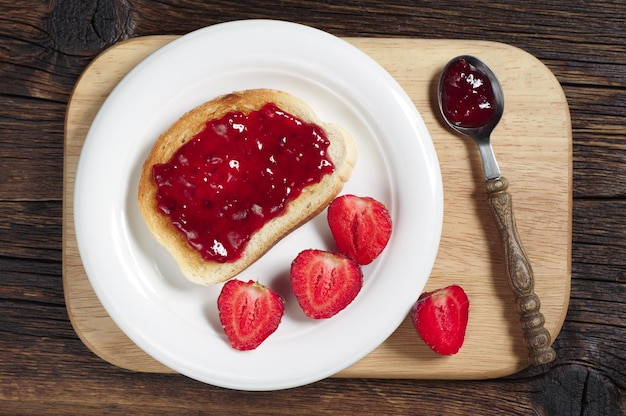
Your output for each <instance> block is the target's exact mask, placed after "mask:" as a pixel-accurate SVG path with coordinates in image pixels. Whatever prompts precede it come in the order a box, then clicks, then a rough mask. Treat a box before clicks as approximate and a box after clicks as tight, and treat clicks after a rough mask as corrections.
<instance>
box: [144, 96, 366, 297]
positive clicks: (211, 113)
mask: <svg viewBox="0 0 626 416" xmlns="http://www.w3.org/2000/svg"><path fill="white" fill-rule="evenodd" d="M268 102H271V103H274V104H275V105H277V106H278V107H279V108H281V109H282V110H284V111H286V112H287V113H290V114H292V115H293V116H295V117H297V118H299V119H301V120H303V121H305V122H309V123H315V124H317V125H318V126H320V127H321V128H322V129H323V130H324V132H325V133H326V136H327V138H328V139H329V141H330V146H329V147H328V150H327V152H328V156H329V158H330V159H331V161H332V162H333V164H334V165H335V171H334V172H333V173H332V174H328V175H324V176H323V177H322V180H321V181H320V182H319V183H315V184H312V185H309V186H307V187H305V188H304V189H303V190H302V193H301V194H300V195H299V196H298V197H297V198H296V199H294V200H292V201H289V202H288V203H287V206H286V209H285V212H284V213H283V214H282V215H280V216H278V217H276V218H274V219H272V220H270V221H269V222H267V223H266V224H265V225H264V226H263V227H262V228H261V229H260V230H258V231H257V232H255V233H254V234H252V236H251V238H250V240H249V241H248V244H247V245H246V247H245V249H244V251H243V253H242V255H241V257H240V258H239V259H237V260H235V261H232V262H226V263H219V262H214V261H207V260H205V259H204V258H203V257H202V255H201V254H200V253H199V252H198V251H196V250H195V249H194V248H192V247H191V246H190V245H189V244H188V242H187V239H186V237H185V236H184V235H183V233H181V232H180V231H178V230H177V229H176V228H175V227H174V225H173V224H172V223H171V221H170V219H169V218H168V217H167V216H165V215H163V214H162V213H161V212H160V211H158V209H157V202H156V193H157V186H156V184H155V183H154V181H153V180H152V167H153V166H154V165H155V164H160V163H166V162H167V161H169V160H170V158H171V157H172V155H173V154H174V153H175V152H176V151H177V150H178V149H179V148H180V146H182V145H183V144H185V143H186V142H187V141H189V140H191V139H192V138H193V137H194V136H196V135H197V134H198V133H199V132H200V131H201V130H202V129H203V128H204V126H205V125H206V122H207V121H209V120H213V119H218V118H221V117H223V116H224V115H226V114H227V113H230V112H233V111H240V112H243V113H244V114H249V113H250V112H251V111H255V110H259V109H261V108H262V107H263V106H264V105H265V104H267V103H268ZM356 159H357V151H356V146H355V144H354V142H353V140H352V137H351V136H350V134H349V133H348V132H347V131H346V130H345V129H343V128H342V127H340V126H337V125H335V124H330V123H325V122H322V121H321V120H320V119H319V118H318V117H317V115H316V114H315V113H314V112H313V110H312V109H311V108H310V107H309V106H308V105H307V104H306V103H305V102H304V101H302V100H301V99H299V98H297V97H295V96H293V95H291V94H289V93H286V92H283V91H278V90H271V89H254V90H245V91H237V92H233V93H231V94H226V95H222V96H219V97H217V98H215V99H213V100H211V101H208V102H206V103H204V104H202V105H200V106H198V107H196V108H194V109H192V110H190V111H189V112H187V113H186V114H184V115H183V116H182V117H181V118H180V119H178V120H177V121H176V122H175V123H174V124H173V125H172V126H171V127H170V128H169V129H168V130H167V131H165V132H164V133H163V134H161V135H160V136H159V138H158V139H157V141H156V143H155V144H154V146H153V147H152V150H151V151H150V153H149V155H148V157H147V158H146V160H145V162H144V165H143V168H142V170H141V176H140V179H139V187H138V193H137V196H138V203H139V210H140V212H141V214H142V216H143V218H144V220H145V222H146V225H147V226H148V228H149V230H150V232H151V233H152V234H153V235H154V237H155V239H156V240H157V241H158V242H159V243H160V244H162V245H163V246H164V247H166V248H167V250H168V251H169V252H170V253H171V254H172V256H173V257H174V259H175V260H176V262H177V263H178V266H179V268H180V270H181V272H182V273H183V275H184V276H185V277H186V278H187V279H189V280H190V281H192V282H194V283H197V284H201V285H213V284H217V283H220V282H224V281H226V280H228V279H230V278H232V277H234V276H235V275H237V274H238V273H240V272H242V271H243V270H245V269H246V268H247V267H248V266H250V265H251V264H252V263H253V262H254V261H256V260H257V259H259V258H260V257H261V256H262V255H263V254H265V253H266V252H267V251H268V250H269V249H270V248H272V247H273V246H274V245H275V244H276V243H277V242H278V241H280V240H281V239H282V238H283V237H285V236H286V235H287V234H289V233H290V232H291V231H293V230H294V229H296V228H298V227H299V226H300V225H302V224H304V223H305V222H307V221H308V220H310V219H311V218H313V217H314V216H316V215H317V214H319V213H320V212H321V211H323V210H324V208H326V206H327V205H328V204H329V203H330V202H331V201H332V199H333V198H335V197H336V196H337V195H338V194H339V192H341V190H342V189H343V185H344V183H345V182H346V181H348V180H349V178H350V176H351V174H352V170H353V168H354V165H355V163H356Z"/></svg>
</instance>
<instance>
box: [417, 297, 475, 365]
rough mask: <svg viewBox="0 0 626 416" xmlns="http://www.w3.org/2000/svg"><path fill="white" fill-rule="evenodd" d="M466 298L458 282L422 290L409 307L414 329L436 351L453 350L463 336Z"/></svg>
mask: <svg viewBox="0 0 626 416" xmlns="http://www.w3.org/2000/svg"><path fill="white" fill-rule="evenodd" d="M468 317H469V299H468V298H467V294H466V293H465V291H464V290H463V289H462V288H461V287H460V286H456V285H453V286H448V287H445V288H443V289H438V290H435V291H433V292H427V293H423V294H422V295H421V296H420V297H419V299H418V301H417V302H416V303H415V305H414V306H413V308H412V310H411V319H412V321H413V325H414V326H415V329H416V330H417V333H418V334H419V335H420V337H421V338H422V339H423V340H424V342H425V343H426V344H427V345H428V346H429V347H430V348H431V349H432V350H433V351H435V352H436V353H438V354H442V355H452V354H456V353H457V352H458V351H459V349H461V346H462V345H463V340H464V339H465V329H466V328H467V320H468Z"/></svg>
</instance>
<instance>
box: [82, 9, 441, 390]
mask: <svg viewBox="0 0 626 416" xmlns="http://www.w3.org/2000/svg"><path fill="white" fill-rule="evenodd" d="M260 87H264V88H275V89H281V90H285V91H288V92H290V93H292V94H294V95H296V96H299V97H300V98H302V99H304V100H305V101H306V102H308V103H309V104H310V105H311V107H312V108H313V109H314V110H315V111H316V113H317V114H318V115H319V116H320V118H321V119H322V120H325V121H330V122H335V123H337V124H340V125H342V126H344V127H345V128H347V129H348V130H349V131H350V132H351V134H352V135H353V136H354V139H355V141H356V143H357V147H358V151H359V159H358V162H357V166H356V168H355V170H354V172H353V177H352V179H351V180H350V182H348V183H347V185H346V186H345V188H344V192H343V193H354V194H357V195H367V196H372V197H374V198H376V199H378V200H380V201H382V202H383V203H385V204H386V205H387V207H388V208H389V210H390V212H391V216H392V218H393V221H394V232H393V235H392V238H391V240H390V242H389V245H388V246H387V248H386V250H385V251H384V252H383V254H382V255H381V257H379V258H378V259H376V260H375V261H374V263H373V264H371V265H369V266H366V267H365V268H364V285H363V289H362V291H361V292H360V293H359V295H358V296H357V298H356V299H355V301H354V302H353V303H352V304H350V305H349V306H348V307H347V308H346V309H345V310H343V311H342V312H340V313H339V314H338V315H336V316H335V317H333V318H331V319H327V320H320V321H315V320H311V319H308V318H306V317H305V315H304V314H303V313H302V311H301V310H300V308H299V306H298V304H297V302H296V300H295V298H294V296H293V295H292V293H291V290H290V286H289V277H288V275H289V265H290V263H291V261H292V260H293V258H295V256H296V255H297V253H298V252H299V251H301V250H303V249H305V248H320V249H332V248H333V246H332V239H331V236H330V232H329V230H328V226H327V224H326V214H325V212H324V213H323V214H321V215H319V216H318V217H317V218H315V219H313V220H312V221H310V222H309V223H307V224H305V225H304V226H302V227H301V228H300V229H298V230H297V231H295V232H293V233H292V234H291V235H289V236H288V237H287V238H285V239H283V240H282V241H281V242H280V243H279V244H277V245H276V246H275V247H274V248H273V249H272V250H270V251H269V252H268V253H267V254H266V255H265V256H263V257H262V258H261V259H260V260H259V261H257V262H256V263H255V264H254V265H252V266H251V267H249V268H248V269H247V270H246V271H244V272H243V273H242V274H240V275H239V276H238V278H239V279H241V280H248V279H254V280H259V281H260V282H261V283H263V284H265V285H267V286H269V287H272V288H273V289H274V290H276V291H277V292H279V293H280V294H281V295H282V296H283V297H284V298H285V301H286V308H285V315H284V317H283V321H282V323H281V324H280V326H279V328H278V330H277V331H276V332H275V333H274V334H272V335H271V336H270V337H269V338H268V339H267V340H265V342H264V343H263V344H261V346H259V347H258V348H257V349H256V350H253V351H248V352H240V351H236V350H234V349H232V348H231V347H230V345H229V343H228V341H227V339H226V337H225V335H224V334H223V331H222V329H221V326H220V323H219V319H218V315H217V296H218V294H219V292H220V290H221V288H222V285H217V286H213V287H202V286H197V285H194V284H192V283H189V282H188V281H187V280H186V279H185V278H184V277H183V276H182V275H181V273H180V272H179V271H178V268H177V266H176V265H175V263H174V261H173V259H172V258H171V257H170V256H169V254H168V253H167V251H166V250H165V249H164V248H162V247H161V246H159V245H158V243H156V242H155V240H154V239H153V237H152V236H151V234H150V233H149V231H148V230H147V227H146V226H145V224H144V222H143V219H142V218H141V215H140V213H139V209H138V207H137V202H136V192H137V184H138V177H139V172H140V169H141V166H142V164H143V161H144V158H145V157H146V155H147V154H148V152H149V150H150V148H151V147H152V144H153V143H154V141H155V140H156V138H157V137H158V135H159V134H160V133H161V132H162V131H164V130H165V129H166V128H167V127H168V126H169V125H170V124H171V123H173V122H174V121H175V120H176V119H177V118H179V117H180V116H181V115H182V114H183V113H184V112H185V111H187V110H189V109H191V108H193V107H195V106H196V105H198V104H201V103H202V102H205V101H208V100H209V99H211V98H213V97H215V96H217V95H220V94H223V93H228V92H231V91H233V90H243V89H248V88H260ZM76 175H77V177H76V188H75V200H74V213H75V223H76V224H75V225H76V237H77V240H78V247H79V250H80V254H81V258H82V262H83V264H84V266H85V270H86V272H87V275H88V277H89V280H90V282H91V284H92V286H93V288H94V290H95V292H96V294H97V296H98V299H99V300H100V301H101V302H102V304H103V305H104V307H105V309H106V310H107V312H108V313H109V314H110V316H111V318H113V320H114V321H115V323H116V324H117V325H118V326H119V327H120V328H121V329H122V331H124V333H126V335H128V336H129V337H130V338H131V339H132V340H133V341H134V342H135V343H136V344H137V345H138V346H139V347H141V348H142V349H143V350H144V351H146V352H147V353H148V354H150V355H151V356H153V357H154V358H155V359H157V360H158V361H160V362H161V363H163V364H165V365H166V366H168V367H170V368H172V369H173V370H175V371H177V372H179V373H182V374H184V375H186V376H188V377H191V378H194V379H197V380H200V381H203V382H206V383H209V384H213V385H217V386H222V387H226V388H233V389H241V390H276V389H284V388H290V387H296V386H300V385H304V384H308V383H311V382H314V381H317V380H320V379H323V378H325V377H328V376H331V375H333V374H335V373H337V372H339V371H341V370H343V369H344V368H346V367H348V366H350V365H352V364H353V363H355V362H356V361H358V360H360V359H361V358H363V357H364V356H365V355H367V354H368V353H370V352H371V351H373V350H374V349H375V348H376V347H377V346H378V345H380V344H381V343H382V342H383V341H384V340H385V339H386V338H387V337H388V336H389V335H390V334H391V333H392V332H393V331H394V330H395V329H396V328H397V327H398V325H399V324H400V323H401V322H402V321H403V319H404V318H405V317H406V315H407V313H408V311H409V309H410V307H411V305H412V304H413V302H414V301H415V300H416V299H417V297H418V296H419V294H420V293H421V291H422V290H423V288H424V285H425V283H426V280H427V279H428V276H429V274H430V271H431V268H432V266H433V263H434V261H435V256H436V253H437V249H438V245H439V237H440V233H441V226H442V221H443V218H442V217H443V191H442V184H441V174H440V171H439V164H438V160H437V156H436V153H435V150H434V146H433V143H432V140H431V138H430V136H429V134H428V131H427V130H426V127H425V125H424V123H423V121H422V119H421V117H420V115H419V113H418V112H417V110H416V108H415V107H414V105H413V103H412V102H411V100H410V98H409V97H408V96H407V95H406V93H405V92H404V91H403V90H402V88H401V87H400V86H399V85H398V84H397V82H396V81H395V80H394V79H393V78H392V77H391V76H390V75H389V74H388V73H387V72H386V71H385V70H384V69H383V68H382V67H380V66H379V65H378V64H377V63H376V62H374V61H373V60H372V59H371V58H370V57H368V56H367V55H366V54H364V53H363V52H361V51H360V50H358V49H357V48H355V47H353V46H351V45H350V44H348V43H347V42H345V41H343V40H341V39H339V38H336V37H334V36H332V35H330V34H327V33H325V32H322V31H319V30H317V29H313V28H309V27H306V26H301V25H297V24H293V23H287V22H277V21H266V20H248V21H238V22H230V23H223V24H219V25H215V26H211V27H208V28H204V29H201V30H198V31H196V32H193V33H190V34H188V35H186V36H183V37H181V38H179V39H177V40H175V41H174V42H172V43H170V44H168V45H166V46H165V47H163V48H161V49H159V50H158V51H157V52H155V53H154V54H153V55H151V56H150V57H148V58H147V59H146V60H144V61H143V62H142V63H141V64H140V65H138V66H137V67H136V68H135V69H134V70H132V71H131V72H130V73H129V74H128V75H127V76H126V77H125V78H124V79H123V80H122V82H120V84H119V85H118V86H117V88H116V89H115V90H114V91H113V92H112V93H111V95H110V96H109V98H108V99H107V100H106V102H105V103H104V105H103V106H102V108H101V110H100V111H99V113H98V115H97V117H96V118H95V120H94V122H93V125H92V126H91V129H90V130H89V133H88V135H87V138H86V141H85V144H84V147H83V150H82V153H81V156H80V161H79V165H78V169H77V174H76ZM416 336H417V335H416Z"/></svg>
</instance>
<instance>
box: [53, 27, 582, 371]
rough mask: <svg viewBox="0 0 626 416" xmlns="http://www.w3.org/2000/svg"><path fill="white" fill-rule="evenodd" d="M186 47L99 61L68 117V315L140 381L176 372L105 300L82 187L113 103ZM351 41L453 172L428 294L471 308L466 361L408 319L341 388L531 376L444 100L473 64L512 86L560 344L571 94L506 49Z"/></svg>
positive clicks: (529, 236) (550, 312)
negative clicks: (97, 286)
mask: <svg viewBox="0 0 626 416" xmlns="http://www.w3.org/2000/svg"><path fill="white" fill-rule="evenodd" d="M175 38H176V37H175V36H150V37H143V38H135V39H131V40H128V41H125V42H122V43H119V44H117V45H115V46H113V47H112V48H110V49H108V50H107V51H105V52H104V53H103V54H101V55H100V56H98V57H97V58H96V59H95V60H94V62H93V63H92V64H91V65H90V66H89V67H88V68H87V69H86V70H85V72H84V74H83V75H82V77H81V78H80V79H79V81H78V82H77V84H76V87H75V90H74V92H73V94H72V97H71V100H70V102H69V104H68V109H67V117H66V126H65V159H64V210H63V283H64V290H65V299H66V304H67V310H68V314H69V317H70V320H71V322H72V325H73V326H74V329H75V330H76V332H77V334H78V335H79V336H80V338H81V340H82V341H83V342H84V343H85V344H86V345H87V346H88V347H89V348H90V349H91V350H92V351H93V352H94V353H95V354H97V355H98V356H100V357H101V358H103V359H104V360H106V361H108V362H110V363H112V364H114V365H117V366H119V367H123V368H126V369H130V370H134V371H144V372H172V370H170V369H169V368H167V367H165V366H163V365H162V364H160V363H159V362H157V361H155V360H154V359H153V358H151V357H150V356H149V355H148V354H146V353H145V352H143V351H142V350H141V349H139V348H138V347H137V346H136V345H135V344H133V343H132V342H131V341H130V340H129V339H128V338H127V337H126V335H125V334H124V333H122V332H121V330H120V329H119V328H118V327H117V326H116V325H115V323H114V322H113V321H112V320H111V318H110V317H109V316H108V315H107V313H106V311H105V310H104V308H103V307H102V305H101V304H100V302H99V301H98V299H97V297H96V295H95V293H94V292H93V290H92V288H91V285H90V283H89V280H88V278H87V276H86V275H85V271H84V269H83V266H82V264H81V260H80V256H79V252H78V248H77V243H76V236H75V230H74V223H73V220H74V218H73V211H72V200H73V197H74V195H73V190H74V181H75V173H76V166H77V162H78V158H79V155H80V151H81V147H82V144H83V141H84V139H85V136H86V134H87V131H88V129H89V127H90V124H91V122H92V120H93V118H94V117H95V115H96V113H97V111H98V109H99V108H100V106H101V104H102V103H103V101H104V100H105V99H106V97H107V95H108V94H109V93H110V92H111V90H112V89H113V88H114V87H115V85H117V83H118V82H119V80H120V79H121V78H122V77H123V76H124V75H125V74H126V73H127V72H128V71H129V70H130V69H132V68H133V67H134V66H135V65H136V64H137V63H139V62H140V61H141V60H142V59H144V58H145V57H146V56H148V55H149V54H150V53H151V52H153V51H154V50H156V49H158V48H159V47H161V46H163V45H164V44H166V43H168V42H170V41H172V40H173V39H175ZM346 40H347V41H348V42H350V43H352V44H353V45H355V46H356V47H358V48H360V49H361V50H363V51H364V52H366V53H367V54H369V55H370V56H371V57H372V58H373V59H375V60H376V61H378V62H379V63H380V64H381V65H382V66H383V67H384V68H385V69H386V70H387V71H388V72H389V73H390V74H391V75H393V76H394V77H395V79H396V80H397V81H398V82H399V83H400V84H401V85H402V87H403V88H404V89H405V90H406V92H407V93H408V94H409V96H410V97H411V98H412V100H413V102H414V103H415V105H416V107H417V109H418V110H419V111H420V113H421V115H422V117H423V119H424V122H425V123H426V125H427V127H428V129H429V131H430V134H431V136H432V139H433V141H434V144H435V147H436V150H437V154H438V157H439V160H440V165H441V172H442V176H443V185H444V204H445V211H444V224H443V231H442V238H441V245H440V249H439V254H438V257H437V260H436V262H435V265H434V268H433V271H432V274H431V277H430V279H429V281H428V283H427V286H426V290H433V289H435V288H439V287H443V286H446V285H449V284H460V285H461V286H463V288H464V289H465V290H466V292H467V293H468V296H469V299H470V303H471V307H470V320H469V324H468V328H467V336H466V339H465V344H464V345H463V347H462V349H461V351H460V352H459V353H458V354H456V355H454V356H450V357H444V356H438V355H436V354H435V353H433V352H432V351H430V349H429V348H428V347H427V346H426V345H424V344H423V342H422V341H421V340H420V339H419V337H418V336H417V334H416V332H415V331H414V329H413V328H412V326H411V323H410V320H409V319H408V318H407V320H405V322H404V323H403V324H402V325H401V326H400V327H399V328H398V329H397V330H396V331H395V332H394V333H393V335H392V336H391V337H390V338H389V339H387V340H386V341H385V342H384V343H383V344H382V345H381V346H380V347H379V348H377V349H376V350H375V351H374V352H372V353H371V354H370V355H368V356H367V357H365V358H364V359H362V360H361V361H359V362H358V363H356V364H354V365H353V366H351V367H349V368H347V369H345V370H344V371H342V372H340V373H339V374H337V376H338V377H376V378H430V379H485V378H493V377H500V376H505V375H509V374H512V373H515V372H517V371H519V370H521V369H523V368H525V367H526V366H527V362H526V348H525V346H524V344H523V340H522V331H521V329H520V325H519V323H518V316H517V314H516V312H515V311H514V309H513V304H514V298H513V295H512V293H511V291H510V290H509V287H508V282H507V278H506V273H505V267H504V263H503V252H502V248H501V245H500V241H499V237H498V234H497V230H496V228H495V224H494V221H493V219H492V217H491V214H490V212H489V208H488V206H487V202H486V197H485V193H484V189H483V184H484V178H483V175H482V167H481V163H480V157H479V154H478V150H477V148H476V147H475V145H474V144H473V142H471V141H470V140H468V139H463V138H461V137H459V136H457V135H455V134H453V133H452V132H451V131H450V130H449V129H447V128H445V127H444V126H443V124H442V121H441V120H440V117H439V115H438V111H437V110H436V94H435V92H436V91H435V88H436V84H437V80H438V77H439V73H440V71H441V70H442V68H443V66H444V65H445V63H446V62H447V61H448V60H449V59H451V58H453V57H454V56H457V55H461V54H472V55H475V56H478V57H480V58H482V59H484V60H485V61H486V62H487V63H488V64H489V65H490V66H491V67H492V69H493V70H494V71H495V72H496V74H497V75H498V76H499V78H500V79H501V82H502V84H503V87H504V92H505V98H506V105H505V113H504V116H503V118H502V121H501V122H500V125H499V126H498V127H497V129H496V131H495V132H494V134H493V135H492V142H493V148H494V150H495V153H496V157H497V159H498V162H499V165H500V168H501V170H502V173H503V175H504V176H506V177H507V178H508V179H509V181H510V187H509V191H510V192H511V194H512V195H513V201H514V212H515V215H516V218H517V225H518V230H519V233H520V235H521V238H522V241H523V244H524V247H525V249H526V251H527V254H528V256H529V258H530V261H531V263H532V266H533V269H534V272H535V279H536V285H535V291H536V293H537V294H538V295H539V297H540V298H541V301H542V307H541V311H542V312H543V314H544V315H545V318H546V328H547V329H548V330H549V331H550V333H551V334H552V337H553V340H554V339H555V338H556V337H557V335H558V333H559V331H560V329H561V326H562V324H563V321H564V319H565V315H566V312H567V307H568V303H569V294H570V279H571V214H572V212H571V211H572V147H571V146H572V140H571V122H570V116H569V108H568V105H567V101H566V98H565V95H564V93H563V90H562V88H561V86H560V85H559V83H558V81H557V80H556V78H555V77H554V76H553V74H552V73H551V72H550V71H549V70H548V68H546V67H545V66H544V65H543V64H542V63H541V62H540V61H538V60H537V59H536V58H534V57H533V56H531V55H529V54H528V53H526V52H524V51H522V50H520V49H517V48H514V47H512V46H509V45H505V44H501V43H493V42H481V41H461V40H422V39H367V38H347V39H346ZM209 98H212V97H207V100H208V99H209ZM407 192H410V190H407ZM417 296H418V294H416V297H417ZM557 354H558V350H557Z"/></svg>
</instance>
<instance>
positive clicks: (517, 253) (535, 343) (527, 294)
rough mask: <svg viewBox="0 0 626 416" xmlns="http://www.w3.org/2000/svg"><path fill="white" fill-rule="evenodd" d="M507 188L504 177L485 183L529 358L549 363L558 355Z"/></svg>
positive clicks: (534, 361) (535, 361)
mask: <svg viewBox="0 0 626 416" xmlns="http://www.w3.org/2000/svg"><path fill="white" fill-rule="evenodd" d="M508 187H509V182H508V181H507V180H506V178H504V177H502V176H501V177H499V178H497V179H491V180H488V181H487V183H486V184H485V188H486V190H487V195H488V197H489V206H490V207H491V212H492V214H493V216H494V218H495V220H496V224H497V226H498V232H499V233H500V238H501V239H502V242H503V244H504V255H505V261H506V267H507V271H508V275H509V284H510V286H511V290H512V291H513V293H514V294H515V298H516V308H517V312H518V313H519V315H520V322H521V324H522V329H523V330H524V341H525V342H526V345H527V347H528V350H529V352H528V361H529V362H530V364H532V365H540V364H546V363H549V362H551V361H553V360H554V359H555V358H556V352H555V351H554V349H553V348H552V347H551V345H550V344H551V337H550V332H548V330H547V329H545V328H544V326H543V325H544V323H545V319H544V317H543V314H542V313H541V312H540V311H539V308H540V306H541V302H540V301H539V297H538V296H537V295H536V294H535V292H534V287H535V281H534V276H533V270H532V268H531V266H530V262H529V261H528V257H526V253H525V252H524V248H523V247H522V243H521V240H520V238H519V235H518V233H517V226H516V225H515V217H514V215H513V204H512V197H511V194H510V193H508V192H507V189H508Z"/></svg>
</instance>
